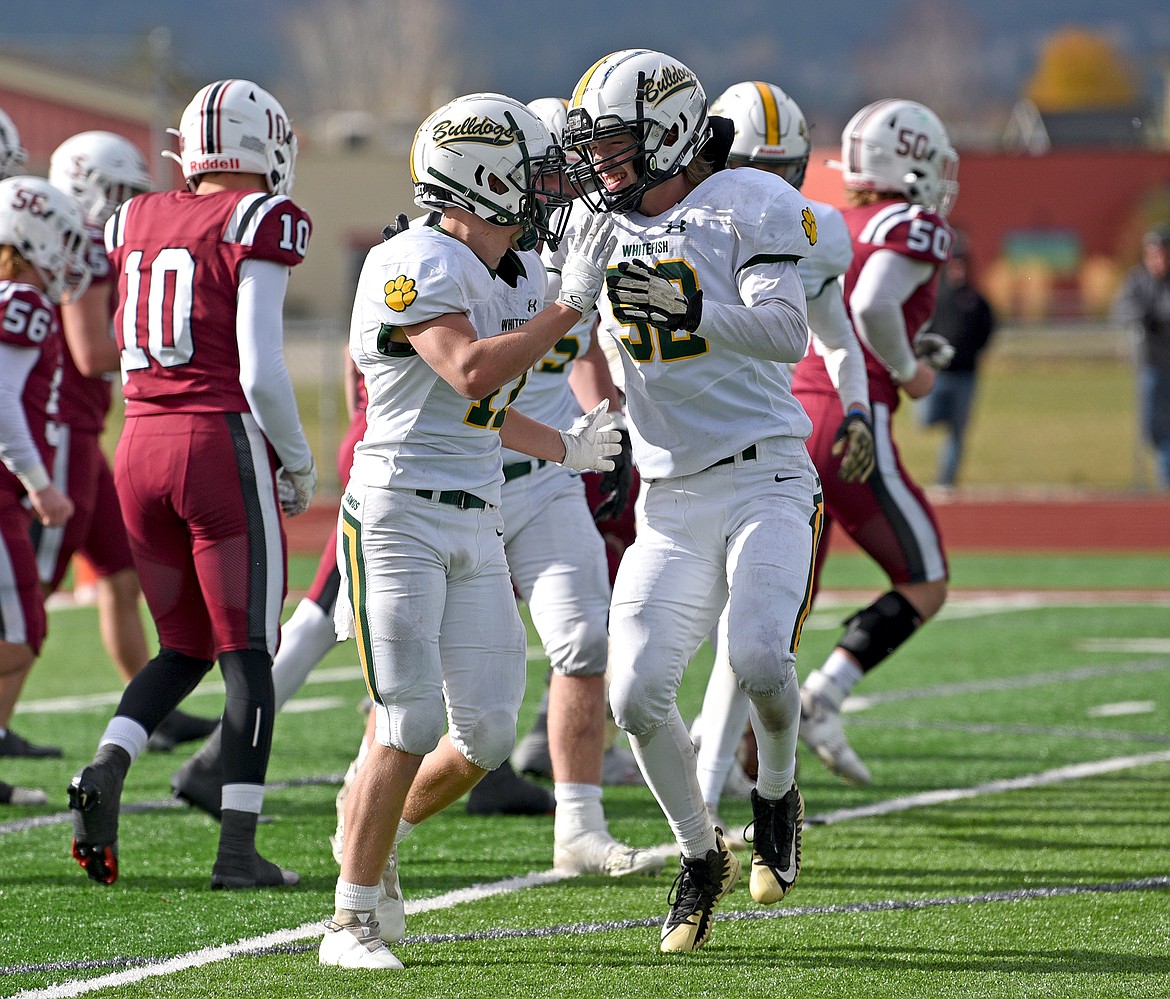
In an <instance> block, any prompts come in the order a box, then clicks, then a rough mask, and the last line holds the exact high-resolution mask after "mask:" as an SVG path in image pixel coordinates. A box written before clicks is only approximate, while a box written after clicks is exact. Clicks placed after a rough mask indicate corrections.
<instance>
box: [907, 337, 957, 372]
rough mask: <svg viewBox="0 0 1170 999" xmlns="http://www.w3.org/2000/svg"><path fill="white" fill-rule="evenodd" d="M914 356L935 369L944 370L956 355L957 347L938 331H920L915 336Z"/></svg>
mask: <svg viewBox="0 0 1170 999" xmlns="http://www.w3.org/2000/svg"><path fill="white" fill-rule="evenodd" d="M914 356H915V357H917V358H918V360H920V361H921V362H922V363H923V364H926V365H929V366H930V367H932V368H934V370H935V371H942V369H943V368H945V367H946V366H947V365H948V364H950V363H951V358H953V357H954V356H955V348H954V347H953V346H951V343H950V341H949V340H947V338H946V337H943V336H939V335H938V334H937V333H919V334H918V336H916V337H915V338H914Z"/></svg>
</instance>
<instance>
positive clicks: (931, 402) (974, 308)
mask: <svg viewBox="0 0 1170 999" xmlns="http://www.w3.org/2000/svg"><path fill="white" fill-rule="evenodd" d="M996 325H997V320H996V316H995V312H994V311H993V310H992V308H991V305H990V303H989V302H988V301H987V299H986V298H984V297H983V295H982V293H981V292H980V291H979V289H978V288H977V287H976V286H975V283H974V281H973V280H972V275H971V259H970V256H969V255H968V252H967V248H966V246H965V244H964V242H963V240H962V239H960V238H957V239H956V240H955V249H954V253H953V256H952V257H951V259H950V260H949V261H948V262H947V264H946V266H944V267H943V269H942V273H941V274H940V276H939V282H938V301H937V303H936V304H935V307H934V316H933V317H932V318H931V320H930V326H929V327H928V329H929V331H930V332H931V333H936V334H938V335H939V336H941V337H943V338H944V339H945V340H946V341H947V342H948V343H949V344H950V345H951V346H952V347H953V348H954V350H955V353H954V356H953V357H952V358H951V362H950V364H948V365H947V366H946V367H945V368H943V369H942V370H941V371H939V372H938V375H937V376H936V377H935V382H934V388H933V389H932V390H931V392H930V394H929V395H928V396H927V397H926V398H925V399H923V400H922V403H921V406H920V409H919V418H920V420H921V422H922V425H923V426H926V427H935V426H938V425H939V424H940V423H941V424H942V425H943V426H944V427H945V428H946V438H945V439H944V441H943V444H942V450H941V451H940V452H939V456H938V473H937V476H936V479H935V481H936V482H937V483H938V484H939V485H940V486H946V487H947V488H948V489H949V488H951V487H953V486H954V485H955V481H956V480H957V478H958V475H959V465H960V463H961V462H962V460H963V444H964V441H965V439H966V436H967V423H968V421H969V420H970V418H971V406H972V404H973V403H974V401H975V392H976V385H977V375H978V369H979V360H980V358H981V356H982V355H983V351H984V350H985V349H986V348H987V345H988V343H989V342H990V341H991V337H992V335H993V334H994V333H995V328H996Z"/></svg>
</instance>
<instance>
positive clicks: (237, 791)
mask: <svg viewBox="0 0 1170 999" xmlns="http://www.w3.org/2000/svg"><path fill="white" fill-rule="evenodd" d="M220 800H221V802H222V805H221V807H223V808H231V809H234V810H235V811H237V812H254V813H255V814H256V815H259V814H260V810H261V809H262V808H263V807H264V785H263V784H224V786H223V790H222V791H221V792H220Z"/></svg>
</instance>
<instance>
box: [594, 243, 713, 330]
mask: <svg viewBox="0 0 1170 999" xmlns="http://www.w3.org/2000/svg"><path fill="white" fill-rule="evenodd" d="M617 269H618V272H617V273H616V274H610V275H609V277H607V278H606V279H605V283H606V287H607V289H608V291H609V300H610V302H612V303H613V314H614V317H615V318H616V319H617V320H618V321H619V322H623V323H649V324H650V325H651V326H656V327H658V329H662V330H689V331H690V332H692V333H693V332H694V331H695V330H696V329H697V328H698V326H699V321H700V320H701V319H702V317H703V293H702V292H701V291H696V292H695V293H694V294H693V295H691V296H690V297H689V298H688V297H687V296H686V295H684V294H683V293H682V292H681V291H680V290H679V289H678V287H677V286H676V285H675V284H674V283H673V282H671V281H667V280H666V278H664V277H662V276H661V275H659V274H657V273H655V272H654V271H653V270H651V269H650V268H649V267H647V266H646V265H645V264H644V263H643V262H642V261H641V260H628V261H627V260H623V261H622V262H621V263H620V264H618V265H617Z"/></svg>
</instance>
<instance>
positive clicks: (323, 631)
mask: <svg viewBox="0 0 1170 999" xmlns="http://www.w3.org/2000/svg"><path fill="white" fill-rule="evenodd" d="M336 644H337V634H336V632H335V631H334V630H333V618H331V617H329V616H327V615H326V614H325V612H324V611H323V610H321V608H320V606H318V605H317V604H316V603H314V602H313V601H312V600H309V599H307V598H306V599H304V600H302V601H301V602H300V603H299V604H297V607H296V610H294V611H293V612H292V617H290V618H289V619H288V620H287V621H285V623H284V624H282V625H281V626H280V648H279V649H277V651H276V658H275V659H273V660H272V688H273V693H274V694H275V698H276V710H277V711H279V710H280V709H281V708H282V707H284V705H285V702H286V701H288V699H289V698H290V697H292V695H293V694H295V693H296V692H297V691H298V690H300V689H301V687H302V686H303V685H304V682H305V679H306V678H307V677H308V675H309V672H310V671H311V670H312V668H313V667H314V666H316V665H317V663H319V662H320V661H321V660H322V659H324V658H325V655H326V654H327V653H328V652H330V651H332V649H333V647H334V646H335V645H336Z"/></svg>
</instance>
